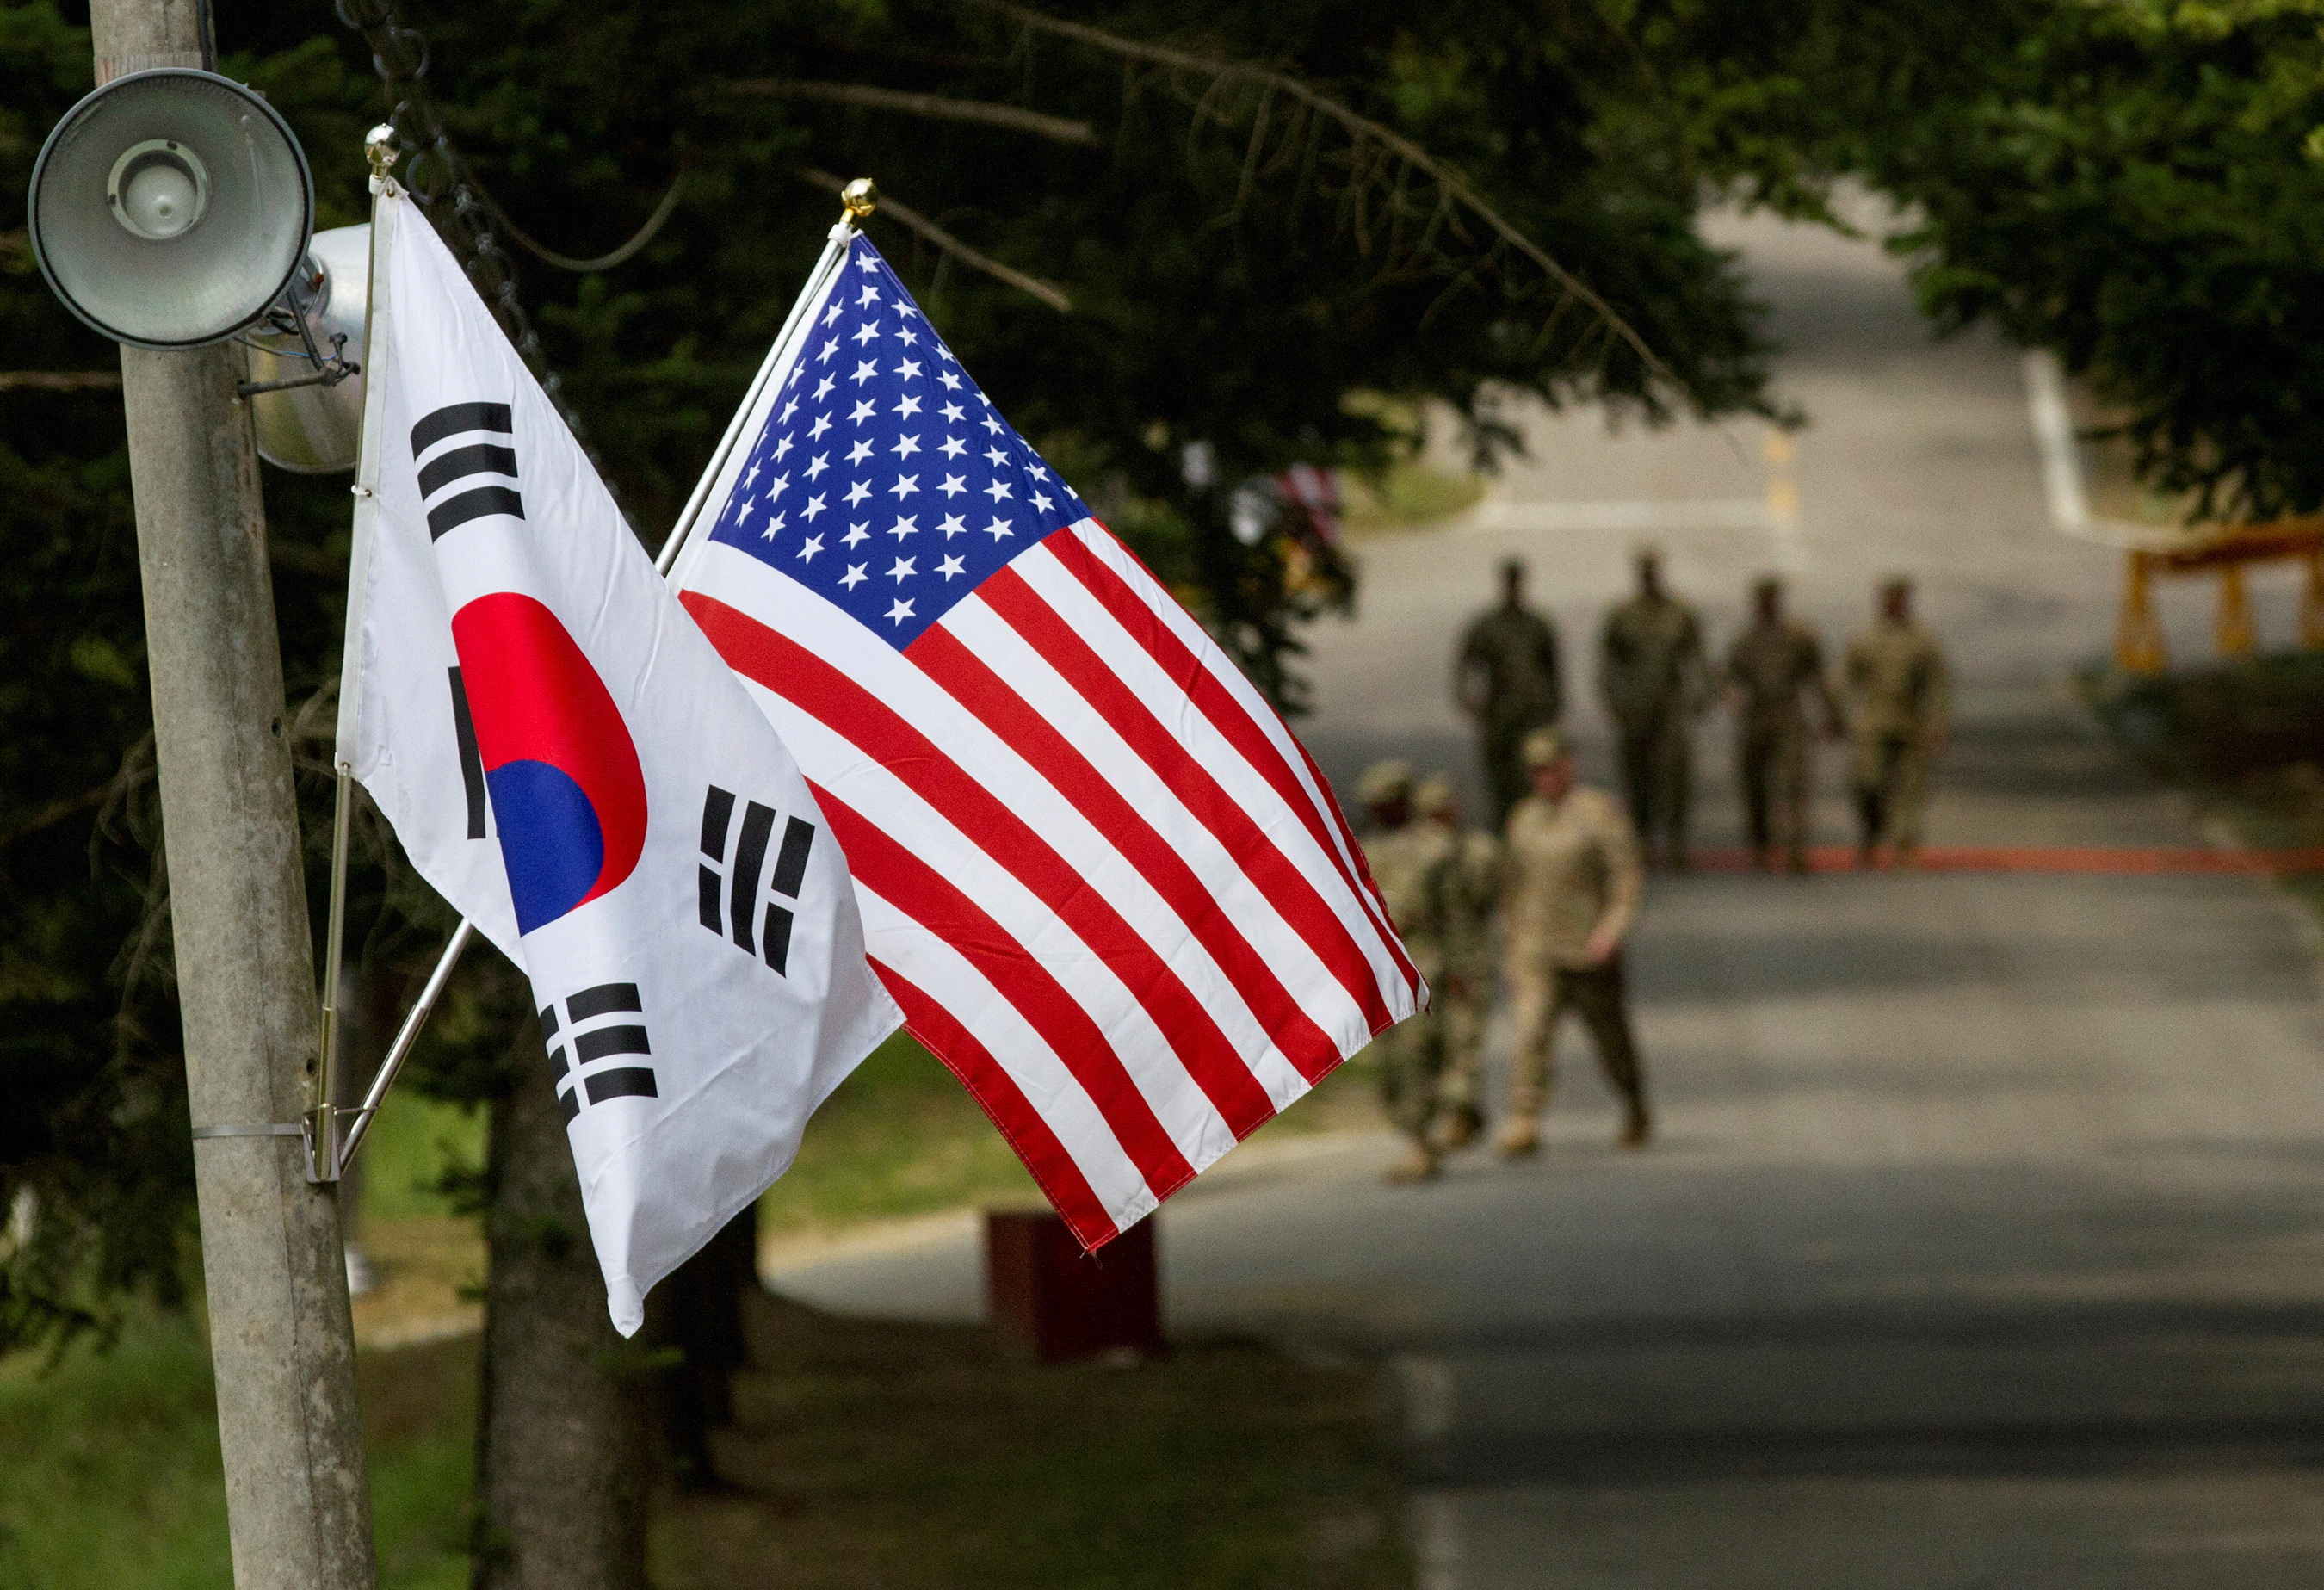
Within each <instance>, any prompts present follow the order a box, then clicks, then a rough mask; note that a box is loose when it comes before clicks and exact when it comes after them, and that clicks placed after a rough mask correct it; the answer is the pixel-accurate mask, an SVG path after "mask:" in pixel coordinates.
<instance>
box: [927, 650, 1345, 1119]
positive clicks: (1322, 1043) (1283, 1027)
mask: <svg viewBox="0 0 2324 1590" xmlns="http://www.w3.org/2000/svg"><path fill="white" fill-rule="evenodd" d="M905 654H906V655H907V656H908V657H909V658H910V659H911V660H912V661H914V662H915V663H918V665H919V667H920V670H921V671H923V672H925V673H926V674H927V676H928V678H929V679H933V680H934V681H935V682H936V685H937V686H938V687H939V688H940V689H943V690H944V691H945V693H946V694H947V695H949V696H951V697H952V698H953V699H954V700H955V701H957V702H959V703H960V704H961V706H962V707H964V709H966V710H967V711H969V712H970V713H973V715H974V716H976V718H977V720H978V721H979V722H981V723H982V724H983V725H984V726H985V727H986V728H988V729H990V730H991V731H992V733H993V734H994V735H998V736H999V737H1000V739H1001V741H1002V743H1003V744H1007V745H1008V747H1009V748H1010V750H1012V751H1014V752H1015V753H1017V754H1018V755H1019V756H1021V757H1023V758H1024V759H1025V761H1026V763H1028V765H1029V766H1031V768H1032V769H1033V771H1034V772H1037V773H1039V774H1040V775H1041V776H1042V777H1043V778H1044V779H1046V780H1047V781H1049V783H1050V784H1051V786H1053V787H1054V788H1056V789H1057V790H1061V791H1063V793H1064V794H1065V799H1066V800H1070V801H1072V802H1073V803H1074V806H1075V807H1076V808H1077V809H1080V810H1081V812H1082V813H1083V814H1084V816H1086V817H1087V818H1089V819H1090V821H1091V822H1092V823H1093V825H1095V827H1097V829H1098V831H1099V832H1101V833H1102V834H1103V835H1104V836H1105V837H1106V838H1107V839H1108V840H1109V841H1111V843H1112V845H1113V846H1114V847H1115V848H1117V849H1118V850H1120V852H1121V854H1122V855H1124V856H1125V857H1126V858H1128V860H1129V862H1130V865H1132V866H1134V867H1136V868H1137V869H1138V871H1139V875H1140V876H1142V877H1143V878H1145V880H1146V881H1147V883H1149V884H1150V885H1152V886H1153V889H1154V892H1156V893H1157V894H1159V895H1160V896H1161V897H1162V900H1163V901H1164V903H1165V904H1167V905H1168V906H1169V907H1170V909H1171V910H1172V911H1176V913H1177V915H1178V920H1180V921H1182V922H1184V923H1185V924H1186V928H1187V930H1188V931H1189V932H1191V933H1193V934H1194V938H1195V939H1196V941H1197V942H1199V943H1200V944H1201V945H1202V947H1203V948H1204V949H1205V950H1207V951H1209V952H1210V957H1211V958H1212V959H1213V961H1215V962H1217V963H1218V966H1219V968H1220V970H1222V972H1224V973H1225V974H1226V975H1227V977H1228V979H1229V981H1231V983H1232V984H1233V985H1234V986H1235V990H1236V992H1237V993H1239V994H1241V995H1242V997H1243V999H1244V1001H1245V1002H1246V1003H1249V1004H1250V1007H1251V1012H1252V1013H1253V1014H1254V1015H1256V1016H1257V1017H1258V1018H1259V1023H1260V1025H1261V1026H1263V1027H1264V1028H1265V1029H1266V1031H1267V1034H1268V1037H1269V1038H1270V1039H1272V1040H1274V1042H1275V1046H1276V1047H1277V1049H1280V1050H1282V1051H1283V1054H1284V1057H1285V1058H1287V1059H1288V1060H1290V1062H1291V1063H1292V1065H1293V1066H1294V1067H1296V1068H1297V1069H1298V1072H1299V1074H1300V1075H1301V1076H1302V1077H1305V1078H1306V1079H1307V1080H1308V1081H1310V1082H1315V1081H1318V1080H1320V1079H1321V1078H1322V1077H1323V1076H1324V1075H1325V1073H1327V1072H1329V1071H1330V1070H1331V1069H1332V1068H1333V1067H1334V1066H1336V1065H1338V1064H1339V1063H1340V1058H1341V1056H1340V1047H1339V1045H1338V1044H1337V1043H1335V1042H1334V1041H1333V1040H1332V1038H1331V1036H1330V1034H1328V1033H1326V1032H1325V1031H1323V1028H1321V1027H1319V1026H1317V1025H1316V1023H1315V1020H1314V1017H1312V1016H1310V1015H1309V1014H1308V1013H1307V1012H1306V1010H1305V1008H1304V1007H1303V1006H1302V1005H1301V1004H1300V1003H1299V1002H1298V1001H1297V1000H1296V999H1295V998H1293V997H1292V995H1291V991H1290V990H1289V989H1287V988H1286V987H1284V985H1283V980H1282V979H1281V978H1280V977H1278V976H1277V975H1276V974H1275V968H1274V967H1273V966H1270V965H1268V960H1267V957H1265V956H1262V955H1261V954H1259V951H1258V950H1257V949H1255V948H1252V947H1251V943H1250V940H1249V939H1248V938H1244V937H1243V935H1242V932H1241V930H1240V929H1238V928H1237V927H1236V926H1235V924H1234V921H1233V919H1232V918H1231V917H1229V916H1228V915H1227V913H1226V911H1225V910H1224V908H1223V907H1222V906H1221V905H1220V903H1219V901H1218V898H1217V896H1215V895H1213V893H1212V892H1210V890H1209V889H1207V888H1206V887H1204V886H1203V881H1202V880H1201V879H1200V878H1199V877H1197V876H1196V875H1195V874H1194V868H1193V867H1191V866H1189V865H1187V864H1186V858H1185V856H1183V855H1179V854H1178V852H1177V851H1176V849H1174V848H1173V847H1172V846H1171V845H1170V842H1169V841H1168V840H1167V839H1165V838H1164V837H1162V836H1161V834H1159V833H1158V832H1157V831H1156V829H1155V827H1154V825H1153V824H1152V823H1150V822H1148V821H1147V819H1146V818H1144V817H1143V816H1142V815H1140V814H1139V810H1138V809H1137V808H1136V807H1134V806H1132V805H1131V804H1130V801H1129V800H1127V799H1125V798H1124V797H1123V795H1122V793H1121V791H1120V790H1118V789H1116V788H1115V787H1114V786H1113V783H1112V782H1111V781H1110V780H1108V779H1107V778H1106V777H1105V775H1104V774H1103V773H1102V772H1099V771H1098V770H1097V768H1096V767H1095V766H1094V765H1093V763H1091V762H1090V760H1089V758H1088V757H1086V756H1084V754H1083V753H1081V752H1080V751H1079V750H1078V749H1076V748H1075V747H1074V744H1073V743H1072V742H1071V741H1069V740H1067V739H1066V738H1065V735H1062V734H1060V733H1058V731H1057V727H1056V725H1055V724H1053V723H1051V722H1050V721H1049V720H1048V719H1047V718H1046V717H1043V716H1041V715H1040V714H1039V713H1038V712H1036V711H1035V710H1034V709H1033V707H1031V705H1030V704H1029V703H1028V702H1027V701H1026V700H1025V698H1023V697H1021V696H1019V694H1018V693H1017V692H1016V691H1015V690H1013V689H1010V687H1009V685H1008V684H1007V683H1006V682H1005V681H1004V680H1003V679H1001V676H1000V675H999V674H997V673H995V672H993V671H992V670H991V668H989V667H988V666H986V664H985V662H984V660H983V659H982V658H981V657H979V656H977V655H976V653H975V652H972V651H970V650H969V648H968V646H967V644H966V642H963V641H962V640H961V639H960V637H959V636H957V635H955V634H954V633H952V632H951V631H950V630H948V629H946V628H945V626H944V625H943V624H936V625H934V626H932V627H931V628H929V629H927V630H925V631H923V632H922V633H921V634H920V638H919V639H918V640H916V641H914V642H912V643H911V645H910V647H909V648H908V649H907V652H906V653H905Z"/></svg>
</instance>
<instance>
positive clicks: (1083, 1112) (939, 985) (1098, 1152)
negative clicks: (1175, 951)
mask: <svg viewBox="0 0 2324 1590" xmlns="http://www.w3.org/2000/svg"><path fill="white" fill-rule="evenodd" d="M855 898H856V899H857V901H860V902H861V904H862V908H863V946H864V951H865V953H866V954H868V955H870V956H871V958H872V959H873V960H875V961H879V962H881V963H883V964H884V965H887V966H893V967H894V968H895V969H896V970H897V971H898V972H899V973H901V974H902V975H904V976H906V977H908V978H909V979H910V980H911V981H912V982H913V983H914V984H916V985H918V987H919V989H920V991H921V992H922V993H923V994H927V996H928V997H929V998H930V999H933V1000H934V1001H936V1003H938V1004H940V1005H942V1006H943V1007H944V1008H945V1012H947V1013H948V1014H950V1015H951V1017H952V1018H953V1020H954V1021H958V1022H959V1023H960V1024H961V1025H962V1026H963V1027H965V1028H967V1029H968V1031H970V1032H971V1033H972V1034H973V1035H974V1036H975V1038H976V1040H977V1041H978V1042H979V1043H981V1044H982V1045H983V1046H984V1048H985V1049H986V1051H987V1052H988V1053H990V1054H991V1056H992V1058H993V1060H994V1061H995V1062H996V1063H997V1064H998V1065H999V1066H1000V1067H1001V1069H1002V1070H1003V1071H1005V1072H1007V1073H1008V1074H1009V1079H1010V1081H1012V1082H1014V1083H1015V1084H1016V1085H1017V1088H1018V1091H1019V1092H1020V1093H1022V1094H1023V1095H1025V1102H1026V1103H1027V1104H1028V1105H1030V1106H1031V1107H1032V1109H1033V1111H1034V1113H1035V1114H1038V1115H1039V1116H1040V1117H1041V1119H1042V1120H1043V1121H1044V1122H1045V1123H1047V1125H1048V1128H1049V1130H1050V1131H1051V1132H1055V1133H1056V1136H1057V1141H1058V1142H1060V1143H1062V1144H1063V1145H1064V1147H1065V1152H1066V1154H1067V1155H1068V1156H1070V1157H1071V1158H1072V1160H1073V1161H1074V1166H1075V1167H1076V1168H1077V1169H1080V1171H1081V1173H1082V1179H1084V1181H1086V1182H1088V1183H1089V1185H1090V1190H1091V1191H1092V1192H1093V1193H1095V1194H1096V1195H1097V1199H1098V1202H1099V1203H1101V1204H1102V1205H1104V1206H1105V1212H1106V1214H1107V1215H1109V1216H1111V1217H1112V1220H1113V1223H1114V1225H1115V1226H1116V1227H1117V1228H1126V1227H1128V1226H1130V1225H1132V1224H1133V1223H1135V1222H1136V1221H1139V1220H1140V1219H1143V1218H1144V1217H1145V1216H1147V1215H1148V1214H1149V1213H1151V1212H1152V1210H1153V1209H1154V1206H1155V1204H1156V1201H1157V1200H1156V1198H1155V1197H1154V1192H1153V1189H1152V1188H1149V1187H1148V1186H1147V1185H1146V1179H1145V1177H1143V1176H1141V1175H1140V1174H1139V1169H1138V1165H1137V1162H1136V1161H1135V1160H1132V1159H1130V1155H1129V1153H1128V1152H1127V1151H1124V1150H1123V1148H1122V1146H1121V1144H1120V1142H1119V1141H1118V1140H1117V1139H1116V1138H1115V1137H1114V1135H1113V1129H1112V1128H1111V1126H1108V1125H1107V1124H1106V1121H1105V1115H1104V1114H1103V1112H1102V1111H1101V1110H1099V1108H1098V1107H1097V1104H1096V1101H1094V1100H1093V1099H1092V1098H1091V1097H1090V1095H1089V1094H1088V1092H1087V1091H1086V1090H1085V1089H1084V1087H1083V1086H1082V1085H1081V1083H1080V1082H1079V1081H1078V1080H1076V1079H1075V1078H1074V1074H1073V1072H1072V1071H1071V1070H1070V1069H1068V1068H1066V1065H1065V1062H1064V1061H1063V1060H1061V1059H1059V1058H1057V1054H1056V1050H1055V1049H1051V1048H1050V1047H1049V1046H1048V1044H1047V1041H1045V1040H1043V1039H1042V1037H1041V1035H1040V1033H1039V1032H1038V1031H1036V1030H1035V1029H1034V1027H1033V1025H1032V1023H1031V1022H1029V1021H1026V1020H1025V1018H1024V1016H1023V1015H1022V1014H1021V1013H1020V1012H1019V1011H1018V1009H1017V1007H1016V1006H1015V1005H1012V1004H1010V1003H1009V1001H1008V999H1007V997H1006V996H1004V995H1003V994H1001V991H1000V990H999V989H997V988H995V987H993V985H992V984H991V980H990V979H988V978H987V977H986V976H985V975H984V974H983V973H982V972H980V971H978V970H977V969H976V967H975V966H973V964H972V963H971V962H970V961H969V960H968V958H967V957H964V956H963V955H962V954H961V953H960V952H959V951H958V950H956V949H954V948H953V947H952V946H951V945H949V944H947V943H945V941H944V940H943V939H942V938H938V937H937V936H936V934H934V933H931V932H929V931H928V930H927V929H926V928H923V927H921V926H920V925H919V923H918V922H916V921H914V920H912V919H911V918H910V917H909V916H908V915H906V914H905V913H904V912H903V911H901V910H899V908H898V907H896V906H893V905H890V903H889V902H888V901H885V900H882V899H881V897H880V896H879V895H877V894H874V893H873V892H871V890H869V889H867V888H865V887H864V886H863V885H862V883H861V882H858V883H857V884H856V885H855Z"/></svg>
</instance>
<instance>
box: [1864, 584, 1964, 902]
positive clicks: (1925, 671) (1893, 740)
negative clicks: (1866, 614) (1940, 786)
mask: <svg viewBox="0 0 2324 1590" xmlns="http://www.w3.org/2000/svg"><path fill="white" fill-rule="evenodd" d="M1845 671H1846V678H1847V689H1848V695H1849V709H1850V716H1851V717H1852V718H1853V720H1854V723H1855V729H1856V756H1855V763H1856V766H1855V772H1856V803H1857V813H1858V818H1859V820H1860V822H1861V825H1862V826H1861V832H1862V836H1863V837H1862V840H1861V842H1860V843H1859V844H1858V846H1857V852H1856V859H1857V864H1858V865H1859V866H1867V867H1868V866H1870V865H1872V864H1873V862H1874V861H1875V860H1876V859H1877V852H1878V846H1880V845H1881V844H1882V843H1883V842H1884V841H1885V842H1886V843H1887V844H1888V845H1890V846H1893V848H1894V853H1895V859H1896V864H1897V865H1899V866H1907V867H1908V866H1911V865H1912V864H1913V862H1914V856H1915V855H1917V854H1918V852H1919V850H1920V847H1921V813H1922V810H1923V808H1924V807H1926V806H1927V804H1928V798H1929V763H1931V762H1932V760H1933V759H1934V758H1935V756H1936V753H1937V752H1938V751H1939V750H1940V749H1941V747H1942V746H1943V744H1944V742H1945V735H1946V732H1947V731H1948V730H1949V729H1950V727H1951V725H1952V687H1951V684H1950V680H1949V679H1948V678H1947V676H1946V670H1945V654H1944V652H1942V651H1941V650H1940V649H1939V648H1938V645H1937V642H1936V640H1935V638H1934V637H1932V635H1931V634H1930V633H1929V632H1928V631H1926V630H1924V629H1923V628H1922V627H1921V626H1920V625H1919V624H1915V623H1914V621H1913V583H1912V581H1910V580H1907V579H1901V578H1900V579H1891V580H1888V581H1886V583H1884V584H1883V585H1882V586H1881V587H1880V614H1879V616H1878V617H1877V618H1876V619H1874V620H1873V622H1872V627H1871V628H1869V629H1867V630H1866V631H1865V632H1864V633H1862V634H1860V635H1858V636H1857V637H1856V639H1855V640H1854V641H1853V642H1850V643H1849V648H1848V661H1847V667H1846V670H1845Z"/></svg>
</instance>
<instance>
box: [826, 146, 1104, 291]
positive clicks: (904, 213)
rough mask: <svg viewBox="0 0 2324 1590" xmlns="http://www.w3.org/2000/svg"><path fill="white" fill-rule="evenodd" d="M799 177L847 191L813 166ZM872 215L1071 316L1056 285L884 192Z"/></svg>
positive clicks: (828, 188)
mask: <svg viewBox="0 0 2324 1590" xmlns="http://www.w3.org/2000/svg"><path fill="white" fill-rule="evenodd" d="M798 174H799V176H800V177H801V178H802V179H804V180H807V181H809V182H812V183H814V184H815V185H816V187H818V188H821V189H824V190H826V191H828V192H832V193H841V192H844V191H845V190H846V188H847V183H846V182H845V181H844V180H843V179H841V178H838V177H835V176H833V175H832V174H831V173H830V172H829V171H816V169H815V168H814V167H813V166H801V167H799V168H798ZM872 213H873V214H875V215H882V216H886V217H890V219H892V220H894V221H895V222H897V223H898V224H899V226H904V227H905V228H907V229H908V230H909V231H911V232H913V233H914V234H916V235H918V236H920V237H922V238H925V239H926V240H927V242H929V243H931V244H934V245H936V247H938V248H940V249H942V250H944V251H945V253H946V254H950V255H952V256H953V258H954V259H956V260H958V261H959V262H960V263H962V264H964V265H966V266H968V267H969V268H970V269H971V270H976V271H982V272H983V273H985V274H986V275H988V276H991V277H992V278H993V279H994V280H995V281H999V282H1007V283H1008V284H1009V285H1010V286H1011V287H1014V288H1016V289H1017V290H1018V291H1020V292H1029V293H1031V294H1032V295H1033V296H1034V297H1035V298H1037V299H1039V300H1041V301H1042V302H1043V303H1045V304H1047V305H1048V306H1049V307H1050V308H1051V309H1053V310H1056V311H1057V312H1058V313H1059V314H1061V315H1070V314H1072V313H1073V311H1074V305H1073V300H1071V299H1069V298H1067V297H1066V296H1065V294H1064V293H1063V292H1062V291H1059V290H1058V289H1057V288H1056V286H1055V285H1054V284H1053V283H1051V282H1044V281H1042V280H1041V279H1040V278H1039V277H1037V276H1028V275H1027V274H1025V273H1024V272H1022V271H1019V270H1013V269H1011V268H1010V267H1009V266H1007V265H1004V264H1002V263H1001V262H1000V261H999V260H996V259H992V258H990V257H988V256H987V255H984V254H979V253H977V252H976V250H974V249H973V248H971V247H969V245H967V244H965V243H963V242H962V241H961V240H960V239H959V238H957V237H954V236H953V235H952V234H951V233H949V232H947V231H945V229H944V228H943V227H942V226H937V225H936V223H935V222H934V221H931V220H930V219H928V218H927V217H926V216H924V215H922V214H920V212H919V211H918V210H916V209H914V208H912V207H911V206H909V205H908V204H904V203H901V202H899V201H898V200H897V199H893V198H890V196H889V195H888V194H886V193H884V192H883V193H881V195H880V208H878V209H877V210H875V211H873V212H872Z"/></svg>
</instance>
